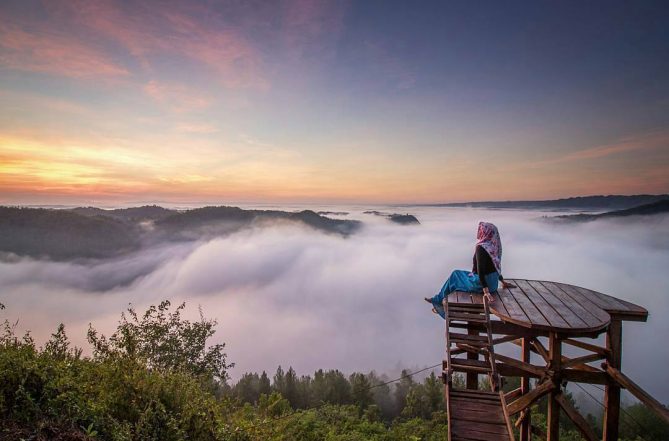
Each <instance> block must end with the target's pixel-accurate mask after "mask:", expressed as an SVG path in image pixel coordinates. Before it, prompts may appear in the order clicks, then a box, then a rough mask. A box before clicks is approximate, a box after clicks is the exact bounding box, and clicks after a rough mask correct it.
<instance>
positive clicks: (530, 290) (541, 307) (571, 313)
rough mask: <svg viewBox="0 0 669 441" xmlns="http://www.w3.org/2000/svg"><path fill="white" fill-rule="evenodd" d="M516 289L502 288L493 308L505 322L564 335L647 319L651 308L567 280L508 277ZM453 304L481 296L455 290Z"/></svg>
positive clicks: (474, 300)
mask: <svg viewBox="0 0 669 441" xmlns="http://www.w3.org/2000/svg"><path fill="white" fill-rule="evenodd" d="M506 281H507V282H509V283H512V284H513V285H515V286H516V287H515V288H510V289H500V290H499V291H498V292H497V293H496V294H495V295H494V296H493V298H494V300H493V302H492V303H491V304H490V310H491V312H492V313H493V314H495V315H496V316H497V317H499V318H500V319H501V320H502V321H504V322H508V323H513V324H516V325H519V326H522V327H526V328H531V329H538V330H544V331H552V332H559V333H561V334H582V333H584V332H597V331H602V330H604V329H606V328H607V327H608V325H609V323H610V322H611V320H612V319H615V320H632V321H646V319H647V318H648V311H646V310H645V309H644V308H642V307H641V306H638V305H635V304H633V303H630V302H626V301H624V300H620V299H617V298H615V297H611V296H608V295H606V294H602V293H600V292H597V291H593V290H590V289H586V288H581V287H579V286H573V285H569V284H566V283H557V282H546V281H539V280H525V279H506ZM448 301H449V302H453V303H472V302H474V303H481V296H480V295H473V296H472V294H471V293H465V292H454V293H451V294H450V295H449V297H448Z"/></svg>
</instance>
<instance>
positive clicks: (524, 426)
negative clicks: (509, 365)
mask: <svg viewBox="0 0 669 441" xmlns="http://www.w3.org/2000/svg"><path fill="white" fill-rule="evenodd" d="M521 352H522V361H523V362H525V363H530V339H529V338H523V339H522V343H521ZM520 392H521V394H522V395H525V394H527V393H529V392H530V377H528V376H527V375H525V376H523V377H521V379H520ZM523 417H524V418H523V421H522V423H521V424H520V441H530V439H531V437H532V431H531V425H532V424H531V423H532V418H531V414H530V409H529V408H528V409H527V412H525V414H524V415H523Z"/></svg>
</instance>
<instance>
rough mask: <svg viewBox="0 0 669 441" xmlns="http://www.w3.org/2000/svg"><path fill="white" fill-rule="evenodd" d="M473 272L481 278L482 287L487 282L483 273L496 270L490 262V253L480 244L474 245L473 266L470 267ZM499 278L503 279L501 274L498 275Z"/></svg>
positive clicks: (486, 284)
mask: <svg viewBox="0 0 669 441" xmlns="http://www.w3.org/2000/svg"><path fill="white" fill-rule="evenodd" d="M472 272H473V273H474V274H478V276H479V279H480V280H481V286H482V287H484V288H487V287H488V283H487V282H486V281H485V275H486V274H490V273H494V272H497V268H495V264H494V263H493V262H492V258H491V257H490V254H488V252H487V251H486V250H485V248H483V247H482V246H481V245H479V246H477V247H476V253H475V254H474V268H473V269H472ZM499 280H504V278H503V277H502V275H501V274H500V275H499Z"/></svg>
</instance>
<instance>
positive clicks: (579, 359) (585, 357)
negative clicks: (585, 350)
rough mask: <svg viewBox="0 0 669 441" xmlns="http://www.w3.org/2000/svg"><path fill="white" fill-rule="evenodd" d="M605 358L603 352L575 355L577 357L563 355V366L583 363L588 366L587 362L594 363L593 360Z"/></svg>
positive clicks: (568, 366)
mask: <svg viewBox="0 0 669 441" xmlns="http://www.w3.org/2000/svg"><path fill="white" fill-rule="evenodd" d="M602 358H604V356H603V355H601V354H588V355H583V356H582V357H575V358H566V357H564V356H563V357H562V368H563V369H566V368H570V367H577V366H579V365H583V367H584V368H588V367H589V366H587V364H586V363H592V362H593V361H597V360H601V359H602Z"/></svg>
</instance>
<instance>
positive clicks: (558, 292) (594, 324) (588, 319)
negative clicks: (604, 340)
mask: <svg viewBox="0 0 669 441" xmlns="http://www.w3.org/2000/svg"><path fill="white" fill-rule="evenodd" d="M541 284H542V285H544V286H545V287H546V288H547V289H548V290H549V291H550V292H551V293H553V294H554V295H555V296H556V297H558V298H559V299H560V300H561V301H562V303H564V304H565V306H567V308H569V309H570V310H571V311H572V312H573V313H574V315H576V316H577V317H578V318H580V319H581V320H582V321H583V322H584V323H585V324H586V325H587V327H588V328H590V329H599V328H603V327H605V326H606V325H608V324H609V321H610V320H611V318H610V316H609V314H608V313H607V312H606V311H604V310H602V309H600V308H594V307H593V308H591V309H593V310H595V311H599V312H601V313H604V318H603V319H600V318H599V317H597V316H595V315H594V314H593V313H592V312H590V311H588V309H586V308H584V307H583V305H581V303H580V302H579V301H578V300H577V299H576V298H575V297H574V296H573V295H569V293H568V292H567V291H565V288H567V289H568V288H569V287H566V286H565V287H564V288H563V287H562V286H561V284H559V283H555V282H541Z"/></svg>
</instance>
